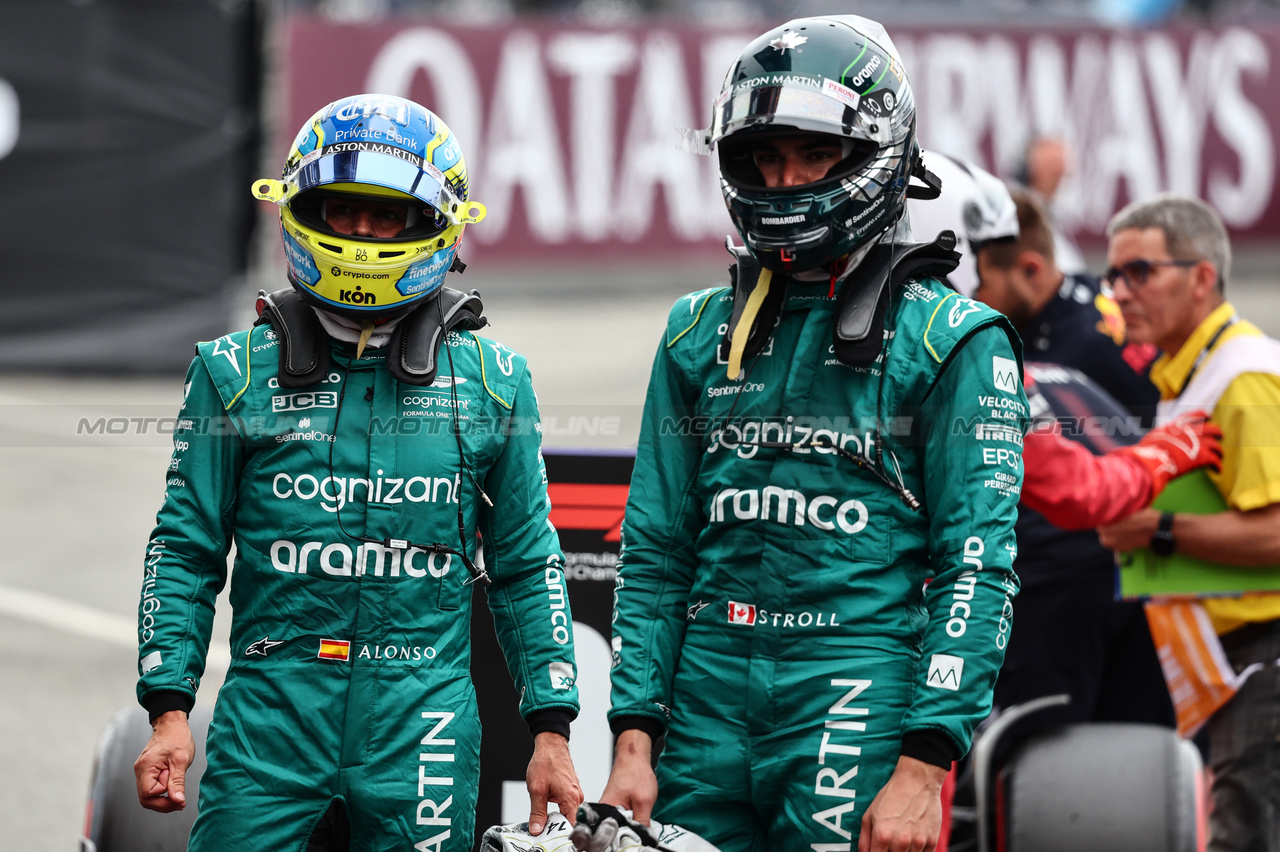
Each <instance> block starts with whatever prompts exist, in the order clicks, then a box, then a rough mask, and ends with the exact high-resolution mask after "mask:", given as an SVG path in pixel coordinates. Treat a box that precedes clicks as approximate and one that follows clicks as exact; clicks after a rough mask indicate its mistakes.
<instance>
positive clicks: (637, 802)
mask: <svg viewBox="0 0 1280 852" xmlns="http://www.w3.org/2000/svg"><path fill="white" fill-rule="evenodd" d="M652 751H653V740H652V739H650V738H649V735H648V734H646V733H645V732H644V731H641V730H638V729H635V728H633V729H631V730H629V731H623V732H622V733H621V734H619V735H618V744H617V746H616V747H615V748H614V754H613V770H612V771H611V772H610V773H609V783H608V784H605V786H604V793H603V794H602V795H601V796H600V801H602V802H604V803H605V804H606V805H613V806H614V807H615V808H630V809H631V814H632V819H634V820H635V821H636V822H638V823H640V824H641V825H648V824H649V815H650V814H652V813H653V803H654V802H656V801H657V800H658V777H657V776H656V775H654V774H653V763H652Z"/></svg>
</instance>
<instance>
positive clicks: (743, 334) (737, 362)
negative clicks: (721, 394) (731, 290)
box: [728, 269, 773, 382]
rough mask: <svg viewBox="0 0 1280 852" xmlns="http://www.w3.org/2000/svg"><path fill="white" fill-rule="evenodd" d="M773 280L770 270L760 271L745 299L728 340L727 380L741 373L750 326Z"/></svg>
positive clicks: (753, 323) (736, 377)
mask: <svg viewBox="0 0 1280 852" xmlns="http://www.w3.org/2000/svg"><path fill="white" fill-rule="evenodd" d="M772 280H773V270H772V269H761V270H760V277H759V278H758V279H756V286H755V289H754V290H752V291H751V295H750V296H748V297H747V306H746V307H745V308H743V310H742V316H741V317H740V318H739V319H738V326H737V328H735V329H734V330H733V336H732V337H730V338H729V370H728V372H729V378H730V379H731V380H732V381H735V382H736V381H737V380H738V376H739V375H740V374H741V373H742V353H743V350H745V349H746V348H747V338H749V337H750V336H751V326H753V325H755V322H756V314H758V313H760V306H761V305H763V304H764V299H765V297H766V296H768V295H769V282H770V281H772Z"/></svg>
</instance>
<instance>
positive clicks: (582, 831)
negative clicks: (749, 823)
mask: <svg viewBox="0 0 1280 852" xmlns="http://www.w3.org/2000/svg"><path fill="white" fill-rule="evenodd" d="M571 837H572V838H573V845H574V847H575V848H576V849H577V850H579V852H633V850H635V852H639V850H645V849H655V850H660V852H720V850H719V849H717V848H716V847H715V846H712V845H711V844H710V843H708V842H707V841H705V840H703V839H702V838H701V837H699V836H698V835H696V834H694V833H693V832H691V831H688V830H687V829H684V828H681V827H680V826H678V825H663V824H662V823H660V822H658V821H657V820H650V822H649V825H647V826H645V825H642V824H640V823H638V822H635V821H634V820H633V819H632V818H631V811H629V810H627V809H626V808H615V807H614V806H612V805H606V804H602V803H598V802H596V803H584V804H583V805H582V806H581V807H579V808H578V823H577V825H575V826H574V828H573V831H572V832H571Z"/></svg>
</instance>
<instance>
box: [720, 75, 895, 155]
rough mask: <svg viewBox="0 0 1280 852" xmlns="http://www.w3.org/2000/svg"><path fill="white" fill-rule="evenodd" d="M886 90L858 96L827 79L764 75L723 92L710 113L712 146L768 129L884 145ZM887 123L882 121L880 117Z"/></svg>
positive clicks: (888, 110) (887, 134)
mask: <svg viewBox="0 0 1280 852" xmlns="http://www.w3.org/2000/svg"><path fill="white" fill-rule="evenodd" d="M895 105H896V103H895V100H894V94H893V92H892V91H890V90H889V89H883V90H880V91H873V92H869V93H867V94H866V95H859V94H858V93H857V92H855V91H854V90H853V89H850V88H849V87H848V86H845V85H843V84H841V83H837V82H836V81H835V80H831V79H828V78H825V77H813V76H809V75H803V74H768V75H765V76H763V77H756V78H753V79H750V80H743V81H741V82H739V83H737V84H736V85H734V86H732V87H730V88H726V89H725V91H724V92H722V93H721V94H720V97H719V98H717V99H716V103H715V106H714V109H713V113H712V122H711V134H710V136H711V142H713V143H715V142H718V141H719V140H720V139H723V138H724V137H726V136H729V135H731V134H733V133H736V132H737V131H740V130H744V129H746V128H758V127H763V126H767V125H770V124H779V125H785V126H789V127H795V128H797V129H800V130H813V131H816V132H818V133H831V134H835V135H838V136H844V137H848V138H854V139H866V140H870V141H874V142H876V143H878V144H881V145H883V144H887V143H889V142H890V141H892V139H893V133H892V128H891V126H890V121H889V116H891V115H893V112H894V106H895ZM882 115H883V116H884V117H885V119H884V120H881V119H880V116H882Z"/></svg>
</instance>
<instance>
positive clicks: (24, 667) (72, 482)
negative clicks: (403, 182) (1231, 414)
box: [0, 262, 1280, 852]
mask: <svg viewBox="0 0 1280 852" xmlns="http://www.w3.org/2000/svg"><path fill="white" fill-rule="evenodd" d="M1270 269H1271V266H1270V264H1269V263H1264V262H1258V263H1257V264H1256V266H1255V267H1253V268H1248V272H1249V277H1248V278H1247V279H1245V280H1238V283H1236V284H1234V285H1233V288H1232V289H1233V292H1232V298H1233V300H1234V301H1235V303H1236V305H1237V307H1238V308H1239V309H1240V312H1241V313H1242V314H1243V315H1244V316H1245V317H1247V318H1249V319H1252V320H1253V321H1255V322H1257V323H1258V324H1260V325H1261V326H1263V327H1264V329H1266V330H1267V331H1268V332H1269V333H1270V334H1272V335H1273V336H1280V288H1277V287H1276V286H1275V285H1274V284H1273V282H1272V281H1271V280H1270V278H1269V277H1268V275H1269V272H1270ZM717 277H718V278H720V279H721V280H725V279H726V277H727V276H725V275H724V274H723V273H717V272H716V271H715V270H710V269H708V270H697V271H696V274H689V273H687V272H686V273H684V274H674V273H673V274H670V275H667V276H665V277H662V276H659V277H658V278H657V279H656V283H655V279H654V278H653V277H652V276H650V277H649V278H648V279H647V280H644V281H642V280H641V279H640V277H639V276H636V275H632V276H631V277H628V276H627V275H625V274H621V273H612V274H609V275H602V276H599V277H598V278H590V279H587V278H582V277H576V278H573V279H568V278H558V279H554V280H553V279H550V278H545V277H544V278H543V279H540V280H538V279H525V280H521V279H519V277H518V276H510V275H509V276H505V277H503V278H502V279H501V280H499V279H497V278H490V279H485V278H484V277H483V276H480V275H473V274H470V273H469V274H468V276H467V278H466V279H465V282H464V283H466V284H467V285H468V286H476V287H480V288H481V290H482V292H484V293H485V294H486V296H487V297H488V300H489V303H490V307H489V309H488V311H487V313H488V316H489V318H490V320H491V321H492V326H493V327H492V329H491V332H492V336H494V337H496V338H498V339H500V340H502V341H503V342H504V343H506V344H507V345H509V346H510V347H511V348H513V349H515V350H517V351H520V352H522V353H525V354H526V355H527V356H528V358H529V361H530V363H531V366H532V369H533V374H534V378H535V381H536V386H537V388H538V393H539V396H540V399H541V403H542V408H543V414H544V417H545V418H546V423H545V426H546V428H545V432H546V440H547V443H549V444H553V445H559V446H581V445H595V446H617V447H623V446H631V445H634V441H635V436H636V434H637V432H638V428H639V415H640V407H641V405H642V403H643V399H644V388H645V384H646V381H647V378H648V373H649V366H650V363H651V360H652V356H653V351H654V347H655V346H656V344H657V342H658V339H659V337H660V335H661V333H662V329H663V326H664V320H665V316H666V312H667V308H668V306H669V305H670V303H671V302H672V300H673V299H674V298H675V297H676V296H677V295H679V293H680V292H683V291H686V290H693V289H698V288H700V287H703V286H707V284H708V283H712V282H713V281H714V280H715V279H716V278H717ZM181 398H182V381H181V377H179V376H170V377H165V378H146V379H140V378H122V379H108V378H103V377H98V376H94V377H75V376H59V377H48V376H24V375H8V376H0V465H2V466H3V470H4V472H5V475H4V476H3V477H2V478H0V513H2V514H3V517H5V518H8V521H7V522H6V523H5V524H4V525H3V527H0V554H3V556H0V647H3V648H4V649H6V650H5V653H4V654H3V655H0V682H3V683H4V691H3V698H2V699H0V732H2V733H3V735H2V736H0V826H3V827H4V838H3V840H2V841H0V847H3V848H5V849H15V850H24V851H25V852H55V850H57V852H66V850H71V849H74V848H76V846H75V844H76V840H77V837H78V836H79V833H80V830H81V825H82V823H83V818H84V803H85V793H86V790H87V786H88V779H89V773H90V766H91V762H92V758H93V753H94V744H95V741H96V738H97V737H98V734H99V732H100V731H101V729H102V727H103V725H104V724H105V723H106V722H107V721H108V720H109V719H110V718H111V717H112V715H113V714H114V713H115V712H116V711H117V710H119V709H120V708H122V707H125V706H127V705H129V704H131V703H132V702H133V701H134V697H133V686H134V680H135V652H134V648H135V642H136V634H135V628H134V612H135V608H136V605H137V598H138V590H139V587H140V584H141V564H142V554H143V549H144V545H145V543H146V541H147V538H148V534H149V532H150V529H151V526H152V524H153V523H154V516H155V510H156V509H157V507H158V503H159V500H160V495H161V492H162V491H163V480H164V471H165V466H166V464H167V461H168V458H169V452H170V450H169V438H168V436H167V435H165V434H159V433H157V432H156V431H155V429H154V428H153V427H148V428H145V429H140V428H139V427H137V426H136V425H134V426H131V427H130V428H129V429H128V431H127V433H126V434H118V435H107V434H96V435H94V434H84V433H83V432H84V430H83V428H80V429H79V433H78V427H80V424H81V423H82V421H84V422H87V423H93V422H94V421H96V420H97V419H98V418H100V417H105V418H126V419H129V418H138V419H139V420H140V422H142V423H143V424H146V422H147V420H146V419H147V418H157V417H167V416H171V415H172V414H173V413H174V412H175V411H176V409H177V407H178V404H179V402H180V401H181ZM552 418H554V421H552ZM610 418H616V419H610ZM225 609H226V608H225V606H224V607H223V611H224V612H225ZM216 635H217V637H221V641H222V642H223V643H224V645H223V646H222V647H221V648H220V649H219V650H218V651H216V652H215V654H214V655H213V659H212V660H211V667H212V671H211V673H210V676H209V677H208V678H207V679H206V681H205V687H204V694H212V692H213V689H214V687H216V685H217V684H218V683H219V682H220V677H219V668H220V667H223V668H224V667H225V665H226V660H227V659H228V657H227V652H226V649H225V636H226V623H225V618H224V619H222V620H220V622H219V624H218V626H217V628H216ZM590 792H591V791H588V793H589V794H590ZM598 792H599V791H595V793H597V794H598Z"/></svg>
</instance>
